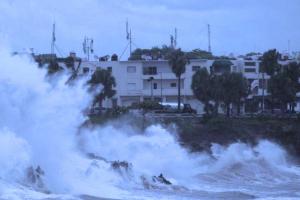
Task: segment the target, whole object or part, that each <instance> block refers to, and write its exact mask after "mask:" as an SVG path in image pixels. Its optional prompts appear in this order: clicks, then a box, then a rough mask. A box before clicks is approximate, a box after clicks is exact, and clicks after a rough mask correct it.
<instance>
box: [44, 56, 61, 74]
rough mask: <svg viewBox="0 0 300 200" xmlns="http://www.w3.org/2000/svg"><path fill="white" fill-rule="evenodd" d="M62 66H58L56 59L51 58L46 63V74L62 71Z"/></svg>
mask: <svg viewBox="0 0 300 200" xmlns="http://www.w3.org/2000/svg"><path fill="white" fill-rule="evenodd" d="M62 70H63V68H62V67H61V66H59V64H58V62H57V61H56V60H51V61H50V62H49V64H48V75H52V74H55V73H57V72H60V71H62Z"/></svg>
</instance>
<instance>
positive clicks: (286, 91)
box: [268, 62, 300, 111]
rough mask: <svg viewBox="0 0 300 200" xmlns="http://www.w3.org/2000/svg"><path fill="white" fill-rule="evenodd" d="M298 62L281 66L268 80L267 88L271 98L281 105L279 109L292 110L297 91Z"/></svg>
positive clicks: (299, 70)
mask: <svg viewBox="0 0 300 200" xmlns="http://www.w3.org/2000/svg"><path fill="white" fill-rule="evenodd" d="M299 77H300V64H297V63H296V62H292V63H289V64H288V65H286V66H282V67H281V70H280V72H278V73H276V74H275V75H273V76H272V77H271V79H270V80H269V85H268V89H269V91H270V93H271V96H272V98H273V99H275V100H276V101H277V102H279V103H280V105H281V110H282V111H286V108H287V105H289V110H290V111H294V106H295V101H296V97H297V96H296V95H297V92H299V89H300V86H299Z"/></svg>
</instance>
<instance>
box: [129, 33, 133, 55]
mask: <svg viewBox="0 0 300 200" xmlns="http://www.w3.org/2000/svg"><path fill="white" fill-rule="evenodd" d="M129 52H130V56H131V53H132V35H131V29H130V32H129Z"/></svg>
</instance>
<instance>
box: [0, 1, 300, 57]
mask: <svg viewBox="0 0 300 200" xmlns="http://www.w3.org/2000/svg"><path fill="white" fill-rule="evenodd" d="M126 18H128V20H129V25H130V27H131V29H132V33H133V41H134V44H135V45H136V46H137V47H139V48H150V47H153V46H161V45H163V44H169V43H170V39H169V37H170V34H172V33H173V31H174V28H175V27H177V29H178V45H179V47H181V48H182V49H184V50H192V49H195V48H200V49H204V50H207V46H208V42H207V24H210V25H211V45H212V51H213V53H214V54H216V55H220V54H224V55H228V54H229V53H234V54H235V55H238V54H244V53H247V52H251V51H260V52H261V51H265V50H268V49H270V48H277V49H278V50H280V51H287V50H288V41H289V40H290V49H291V51H299V50H300V25H299V24H300V0H257V1H254V0H226V1H221V0H209V1H208V0H0V36H1V38H2V41H3V38H5V41H7V42H8V43H9V44H10V46H11V47H12V49H13V50H16V51H20V50H22V48H30V47H33V48H34V49H35V51H36V52H38V53H46V52H50V43H51V34H52V33H51V31H52V24H53V22H54V21H55V22H56V39H57V40H56V43H57V46H58V48H59V49H60V51H61V52H62V54H63V55H67V54H68V53H69V51H75V52H77V54H79V55H82V42H83V38H84V36H88V37H92V38H93V39H94V48H95V54H97V55H105V54H112V53H117V54H119V55H120V54H121V53H122V51H123V50H124V48H125V47H126V45H127V43H128V42H127V41H126V31H125V22H126ZM134 47H135V46H134Z"/></svg>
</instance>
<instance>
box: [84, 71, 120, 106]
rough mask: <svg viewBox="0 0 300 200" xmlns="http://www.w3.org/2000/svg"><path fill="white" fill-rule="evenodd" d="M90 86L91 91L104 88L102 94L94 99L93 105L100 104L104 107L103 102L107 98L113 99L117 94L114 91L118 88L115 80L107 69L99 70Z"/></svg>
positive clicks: (99, 93) (90, 81)
mask: <svg viewBox="0 0 300 200" xmlns="http://www.w3.org/2000/svg"><path fill="white" fill-rule="evenodd" d="M88 84H89V85H90V90H95V89H96V88H98V87H99V86H102V88H101V89H100V92H98V94H96V96H95V97H94V103H93V105H95V104H96V103H99V104H100V106H102V101H103V100H104V99H105V98H111V97H113V96H114V95H115V94H116V91H115V90H114V89H113V88H114V87H115V86H116V81H115V78H114V77H113V76H112V74H111V72H110V71H108V70H107V69H97V70H96V71H95V72H94V73H93V75H92V77H91V79H90V80H89V81H88Z"/></svg>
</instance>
